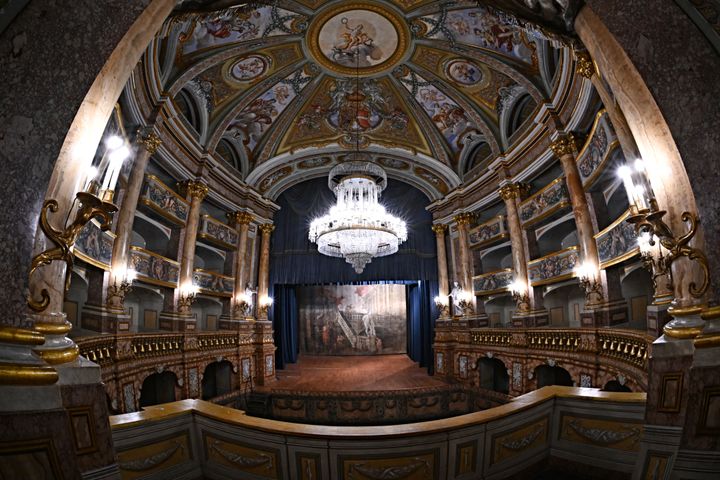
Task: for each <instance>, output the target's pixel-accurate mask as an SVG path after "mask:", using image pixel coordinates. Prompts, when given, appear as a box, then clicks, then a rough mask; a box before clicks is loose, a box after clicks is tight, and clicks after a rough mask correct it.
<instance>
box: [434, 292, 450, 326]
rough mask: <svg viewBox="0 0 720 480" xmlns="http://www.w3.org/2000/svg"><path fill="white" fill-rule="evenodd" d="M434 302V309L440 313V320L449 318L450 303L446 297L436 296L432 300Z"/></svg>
mask: <svg viewBox="0 0 720 480" xmlns="http://www.w3.org/2000/svg"><path fill="white" fill-rule="evenodd" d="M434 302H435V307H436V308H437V309H438V312H440V319H441V320H447V319H448V318H450V302H449V301H448V299H447V297H442V296H440V295H438V296H437V297H435V298H434Z"/></svg>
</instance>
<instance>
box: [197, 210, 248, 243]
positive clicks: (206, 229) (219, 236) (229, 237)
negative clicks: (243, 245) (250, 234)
mask: <svg viewBox="0 0 720 480" xmlns="http://www.w3.org/2000/svg"><path fill="white" fill-rule="evenodd" d="M198 238H201V239H203V240H206V241H207V242H208V243H211V244H213V245H215V246H217V247H220V248H222V249H225V250H231V251H234V250H235V249H236V248H237V243H238V233H237V232H236V231H235V229H234V228H231V227H230V226H228V225H226V224H224V223H223V222H221V221H220V220H216V219H214V218H213V217H211V216H210V215H202V216H201V217H200V228H199V229H198Z"/></svg>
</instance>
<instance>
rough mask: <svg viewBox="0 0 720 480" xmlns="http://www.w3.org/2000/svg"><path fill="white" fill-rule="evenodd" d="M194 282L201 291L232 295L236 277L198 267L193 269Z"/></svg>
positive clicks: (225, 295)
mask: <svg viewBox="0 0 720 480" xmlns="http://www.w3.org/2000/svg"><path fill="white" fill-rule="evenodd" d="M193 283H194V284H195V285H197V286H198V287H199V288H200V292H201V293H204V294H207V295H214V296H219V297H232V294H233V288H234V285H235V279H234V278H233V277H229V276H227V275H222V274H220V273H217V272H212V271H210V270H203V269H202V268H196V269H195V270H194V271H193Z"/></svg>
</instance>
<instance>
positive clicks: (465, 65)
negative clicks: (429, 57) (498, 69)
mask: <svg viewBox="0 0 720 480" xmlns="http://www.w3.org/2000/svg"><path fill="white" fill-rule="evenodd" d="M445 75H447V77H448V78H449V79H450V80H452V81H453V82H455V83H459V84H460V85H463V86H467V87H470V86H473V85H477V84H478V83H480V82H481V81H482V80H483V76H484V75H483V72H482V70H481V69H480V67H478V66H477V65H475V64H474V63H472V62H469V61H467V60H461V59H455V60H451V61H449V62H448V63H447V65H446V66H445Z"/></svg>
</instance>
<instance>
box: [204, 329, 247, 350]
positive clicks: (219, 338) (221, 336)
mask: <svg viewBox="0 0 720 480" xmlns="http://www.w3.org/2000/svg"><path fill="white" fill-rule="evenodd" d="M239 344H240V340H239V338H238V334H237V333H230V332H228V333H222V332H202V333H198V334H197V347H198V349H199V350H217V349H219V348H228V347H236V346H238V345H239Z"/></svg>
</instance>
